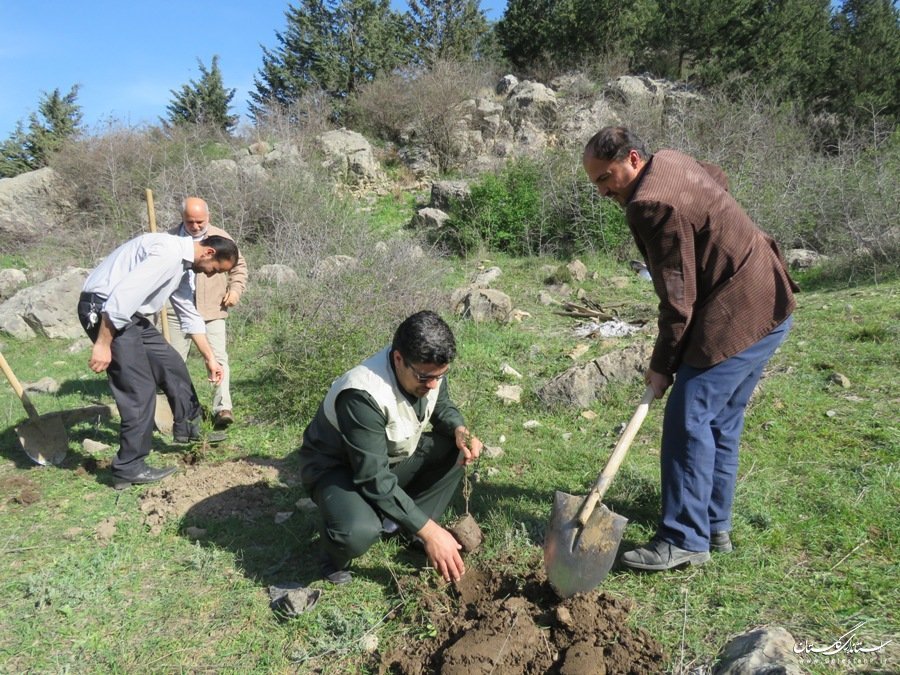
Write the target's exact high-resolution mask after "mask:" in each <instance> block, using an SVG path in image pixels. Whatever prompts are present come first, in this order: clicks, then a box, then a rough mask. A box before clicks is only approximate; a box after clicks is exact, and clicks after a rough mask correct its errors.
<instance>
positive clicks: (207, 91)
mask: <svg viewBox="0 0 900 675" xmlns="http://www.w3.org/2000/svg"><path fill="white" fill-rule="evenodd" d="M197 64H198V65H199V66H200V80H199V81H195V80H191V81H190V82H189V83H188V84H185V85H182V87H181V91H175V90H174V89H172V90H170V92H171V94H172V95H173V96H174V97H175V98H174V99H173V100H172V102H171V103H170V104H169V105H168V106H167V107H166V110H167V111H168V113H169V118H168V123H169V124H171V125H172V126H180V125H185V124H199V125H203V126H208V127H210V128H214V129H218V130H220V131H224V132H225V133H230V132H231V131H233V130H234V128H235V127H236V126H237V123H238V120H239V117H238V115H232V114H230V113H229V109H230V107H231V101H232V99H233V98H234V94H235V91H236V90H235V89H226V88H225V85H224V83H223V81H222V71H221V70H220V69H219V57H218V56H213V57H212V64H211V65H210V67H209V69H207V68H206V66H205V65H203V62H202V61H201V60H200V59H197ZM165 122H166V121H165V120H164V123H165Z"/></svg>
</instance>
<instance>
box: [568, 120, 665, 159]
mask: <svg viewBox="0 0 900 675" xmlns="http://www.w3.org/2000/svg"><path fill="white" fill-rule="evenodd" d="M632 150H635V151H637V153H638V155H640V156H641V159H644V160H647V159H650V153H649V152H647V148H646V146H644V141H642V140H641V139H640V138H638V137H637V136H636V135H635V134H634V133H633V132H632V131H631V130H630V129H628V128H627V127H603V128H602V129H601V130H600V131H598V132H597V133H596V134H594V135H593V136H592V137H591V140H589V141H588V142H587V144H586V145H585V146H584V151H585V153H586V154H589V155H591V156H592V157H595V158H597V159H604V160H616V159H625V157H627V156H628V153H629V152H631V151H632Z"/></svg>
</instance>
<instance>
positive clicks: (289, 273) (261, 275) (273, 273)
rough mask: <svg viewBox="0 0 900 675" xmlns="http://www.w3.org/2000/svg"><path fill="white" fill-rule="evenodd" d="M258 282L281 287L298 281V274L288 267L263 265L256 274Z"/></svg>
mask: <svg viewBox="0 0 900 675" xmlns="http://www.w3.org/2000/svg"><path fill="white" fill-rule="evenodd" d="M256 280H257V281H261V282H263V283H269V284H274V285H276V286H281V285H283V284H289V283H292V282H294V281H297V273H296V272H295V271H294V270H293V269H292V268H290V267H288V266H287V265H278V264H273V265H263V266H262V267H260V268H259V270H257V272H256Z"/></svg>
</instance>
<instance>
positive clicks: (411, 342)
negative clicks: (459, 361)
mask: <svg viewBox="0 0 900 675" xmlns="http://www.w3.org/2000/svg"><path fill="white" fill-rule="evenodd" d="M391 347H392V348H393V349H394V350H395V351H398V352H400V354H401V355H402V356H403V358H405V359H406V360H407V361H411V362H412V363H433V364H434V365H436V366H443V365H446V364H448V363H450V362H451V361H452V360H453V359H455V358H456V339H455V338H454V337H453V332H452V331H451V330H450V326H448V325H447V324H446V323H445V322H444V320H443V319H442V318H441V317H439V316H438V315H437V314H435V313H434V312H430V311H427V310H426V311H423V312H417V313H416V314H413V315H412V316H410V317H408V318H406V319H405V320H404V321H403V323H401V324H400V325H399V326H397V330H396V331H395V332H394V341H393V343H392V344H391Z"/></svg>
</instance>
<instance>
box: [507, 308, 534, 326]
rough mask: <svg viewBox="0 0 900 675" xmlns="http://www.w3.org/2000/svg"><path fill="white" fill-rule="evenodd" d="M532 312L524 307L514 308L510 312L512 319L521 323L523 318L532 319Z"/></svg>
mask: <svg viewBox="0 0 900 675" xmlns="http://www.w3.org/2000/svg"><path fill="white" fill-rule="evenodd" d="M530 318H531V314H530V313H529V312H526V311H525V310H524V309H514V310H512V311H511V312H510V313H509V319H510V321H516V322H519V323H521V322H522V320H523V319H530Z"/></svg>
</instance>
